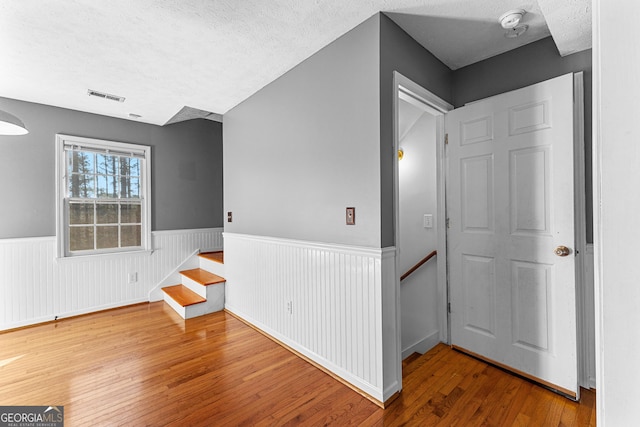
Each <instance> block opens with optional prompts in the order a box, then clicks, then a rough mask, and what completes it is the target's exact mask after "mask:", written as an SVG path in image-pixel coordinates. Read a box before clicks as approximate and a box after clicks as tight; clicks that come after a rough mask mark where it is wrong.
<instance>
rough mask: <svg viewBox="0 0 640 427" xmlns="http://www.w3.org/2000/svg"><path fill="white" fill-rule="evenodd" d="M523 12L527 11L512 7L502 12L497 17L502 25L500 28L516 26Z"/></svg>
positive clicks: (506, 28)
mask: <svg viewBox="0 0 640 427" xmlns="http://www.w3.org/2000/svg"><path fill="white" fill-rule="evenodd" d="M525 13H527V11H526V10H524V9H513V10H510V11H509V12H506V13H503V14H502V16H500V18H498V22H499V23H500V25H502V28H504V29H505V30H510V29H512V28H515V27H517V26H518V24H519V23H520V20H522V17H523V16H524V14H525Z"/></svg>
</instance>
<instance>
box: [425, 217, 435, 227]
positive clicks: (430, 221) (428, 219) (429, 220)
mask: <svg viewBox="0 0 640 427" xmlns="http://www.w3.org/2000/svg"><path fill="white" fill-rule="evenodd" d="M423 226H424V228H433V214H424V219H423Z"/></svg>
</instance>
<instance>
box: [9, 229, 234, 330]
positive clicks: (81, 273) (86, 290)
mask: <svg viewBox="0 0 640 427" xmlns="http://www.w3.org/2000/svg"><path fill="white" fill-rule="evenodd" d="M152 237H153V248H154V250H153V252H142V253H139V254H115V255H104V256H90V257H82V258H74V259H56V255H55V254H56V251H55V248H56V239H55V237H41V238H24V239H0V330H4V329H11V328H16V327H20V326H26V325H30V324H35V323H40V322H45V321H49V320H54V319H55V318H56V317H58V318H62V317H68V316H74V315H78V314H84V313H90V312H93V311H99V310H103V309H107V308H113V307H120V306H124V305H129V304H135V303H139V302H144V301H148V298H149V297H148V293H149V291H150V290H151V289H152V288H153V287H154V286H155V285H156V284H157V283H158V282H159V281H160V280H161V279H162V278H163V277H165V276H166V275H167V274H168V273H169V272H171V271H172V270H173V269H174V268H175V267H176V266H177V265H179V264H180V263H181V262H182V261H183V260H184V259H185V258H186V257H188V256H189V255H191V254H192V253H193V251H194V250H196V249H202V250H214V249H222V247H223V245H222V228H207V229H196V230H171V231H155V232H153V233H152ZM134 273H135V274H136V275H137V281H136V282H134V283H129V277H130V275H131V274H134Z"/></svg>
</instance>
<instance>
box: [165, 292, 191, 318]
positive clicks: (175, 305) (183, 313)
mask: <svg viewBox="0 0 640 427" xmlns="http://www.w3.org/2000/svg"><path fill="white" fill-rule="evenodd" d="M163 295H164V302H166V303H167V304H169V307H171V308H173V310H174V311H175V312H176V313H178V314H179V315H180V317H182V318H183V319H186V317H185V316H186V310H185V308H186V307H183V306H181V305H180V304H178V303H177V302H175V300H174V299H173V298H171V297H170V296H169V295H167V294H165V293H163Z"/></svg>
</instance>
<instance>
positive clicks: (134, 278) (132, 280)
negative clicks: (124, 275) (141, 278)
mask: <svg viewBox="0 0 640 427" xmlns="http://www.w3.org/2000/svg"><path fill="white" fill-rule="evenodd" d="M137 281H138V273H129V284H133V283H136V282H137Z"/></svg>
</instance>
